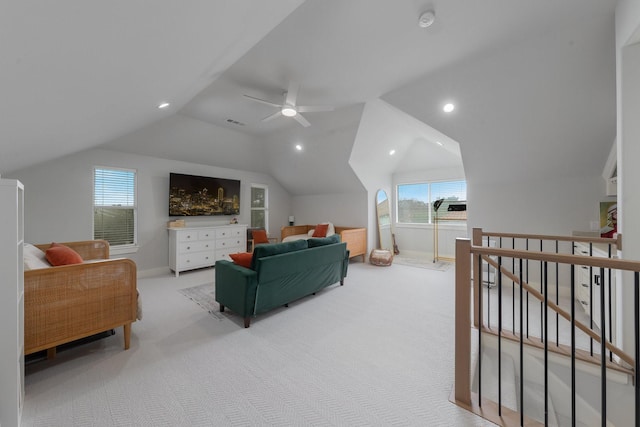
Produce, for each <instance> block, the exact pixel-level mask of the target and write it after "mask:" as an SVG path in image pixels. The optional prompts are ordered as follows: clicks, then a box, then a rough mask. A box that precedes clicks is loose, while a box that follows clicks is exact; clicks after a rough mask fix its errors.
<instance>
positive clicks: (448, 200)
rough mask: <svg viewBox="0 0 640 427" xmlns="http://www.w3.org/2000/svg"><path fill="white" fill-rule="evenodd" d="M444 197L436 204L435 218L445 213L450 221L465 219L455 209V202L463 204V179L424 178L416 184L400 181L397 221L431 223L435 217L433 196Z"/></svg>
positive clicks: (434, 199)
mask: <svg viewBox="0 0 640 427" xmlns="http://www.w3.org/2000/svg"><path fill="white" fill-rule="evenodd" d="M439 199H444V200H443V202H442V204H441V206H440V207H439V208H438V218H439V219H441V218H443V217H445V218H446V219H447V220H448V221H449V222H451V221H465V220H466V211H465V212H464V214H461V213H459V211H453V212H456V213H452V212H451V211H450V210H449V209H450V205H455V206H452V207H451V209H456V207H457V206H458V205H461V204H464V205H465V206H466V200H467V183H466V181H443V182H424V183H417V184H401V185H398V187H397V208H398V223H404V224H431V223H433V222H434V221H435V217H436V211H435V209H434V204H433V202H435V201H436V200H439Z"/></svg>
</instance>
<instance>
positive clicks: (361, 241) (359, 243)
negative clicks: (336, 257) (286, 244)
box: [280, 225, 367, 262]
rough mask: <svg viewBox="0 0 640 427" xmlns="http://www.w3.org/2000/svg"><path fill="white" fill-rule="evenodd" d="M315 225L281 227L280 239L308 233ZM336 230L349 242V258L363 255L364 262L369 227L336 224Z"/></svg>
mask: <svg viewBox="0 0 640 427" xmlns="http://www.w3.org/2000/svg"><path fill="white" fill-rule="evenodd" d="M315 227H316V226H315V225H287V226H285V227H282V228H281V229H280V241H283V240H284V238H285V237H287V236H295V235H303V234H307V233H308V232H309V231H311V230H313V229H314V228H315ZM335 232H336V234H339V235H340V240H341V241H342V242H346V243H347V250H348V251H349V258H354V257H357V256H362V262H364V261H365V256H366V254H367V229H366V228H356V227H337V226H336V227H335Z"/></svg>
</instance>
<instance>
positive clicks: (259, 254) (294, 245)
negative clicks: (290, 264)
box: [251, 240, 309, 270]
mask: <svg viewBox="0 0 640 427" xmlns="http://www.w3.org/2000/svg"><path fill="white" fill-rule="evenodd" d="M308 247H309V245H307V241H306V240H294V241H292V242H282V243H267V244H264V245H258V246H256V247H255V248H254V249H253V259H252V260H251V269H252V270H255V269H256V263H257V261H258V259H259V258H264V257H269V256H273V255H279V254H284V253H287V252H293V251H299V250H301V249H307V248H308Z"/></svg>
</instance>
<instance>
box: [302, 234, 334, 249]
mask: <svg viewBox="0 0 640 427" xmlns="http://www.w3.org/2000/svg"><path fill="white" fill-rule="evenodd" d="M307 243H308V244H309V247H310V248H315V247H318V246H324V245H331V244H333V243H340V235H338V234H333V235H331V236H329V237H312V238H310V239H309V240H307Z"/></svg>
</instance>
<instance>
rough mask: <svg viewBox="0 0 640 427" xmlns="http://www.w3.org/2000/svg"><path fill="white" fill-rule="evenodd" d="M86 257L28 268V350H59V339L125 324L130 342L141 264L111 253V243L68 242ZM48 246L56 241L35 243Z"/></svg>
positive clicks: (43, 247)
mask: <svg viewBox="0 0 640 427" xmlns="http://www.w3.org/2000/svg"><path fill="white" fill-rule="evenodd" d="M62 244H63V245H65V246H68V247H70V248H72V249H73V250H75V251H76V252H78V253H79V254H80V256H81V257H82V259H83V260H85V262H83V263H82V264H72V265H61V266H57V267H46V268H39V269H36V270H26V271H25V272H24V354H25V355H27V354H31V353H35V352H37V351H41V350H47V351H48V357H49V358H51V357H53V356H54V355H55V348H56V346H58V345H61V344H65V343H68V342H71V341H75V340H77V339H80V338H84V337H88V336H91V335H95V334H97V333H100V332H104V331H108V330H110V329H115V328H117V327H120V326H122V327H123V328H124V348H125V349H128V348H129V343H130V337H131V323H133V322H135V320H136V316H137V289H136V264H135V263H134V262H133V261H132V260H130V259H126V258H120V259H109V243H108V242H107V241H105V240H89V241H81V242H67V243H62ZM35 246H36V247H38V248H39V249H40V250H42V251H43V252H44V251H46V249H47V248H48V247H49V246H50V244H45V245H35Z"/></svg>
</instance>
